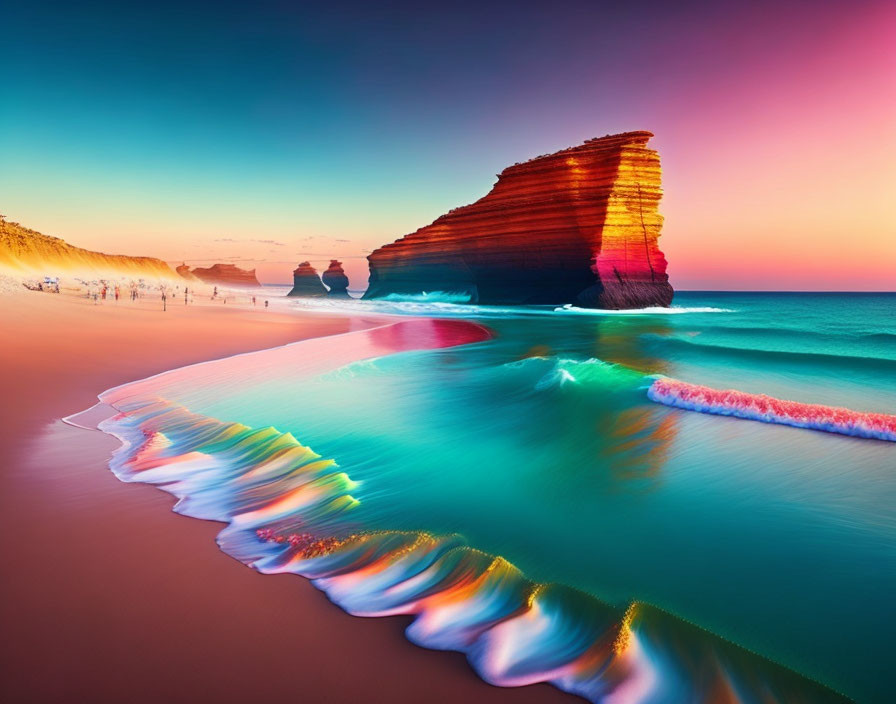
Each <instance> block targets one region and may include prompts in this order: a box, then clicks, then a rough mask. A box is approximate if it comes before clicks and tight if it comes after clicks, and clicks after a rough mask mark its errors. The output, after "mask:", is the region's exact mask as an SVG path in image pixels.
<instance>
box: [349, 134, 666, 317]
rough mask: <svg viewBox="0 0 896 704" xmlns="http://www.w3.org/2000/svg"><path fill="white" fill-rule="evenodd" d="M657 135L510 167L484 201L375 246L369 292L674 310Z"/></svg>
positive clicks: (595, 143)
mask: <svg viewBox="0 0 896 704" xmlns="http://www.w3.org/2000/svg"><path fill="white" fill-rule="evenodd" d="M652 136H653V135H652V134H651V133H650V132H627V133H625V134H618V135H612V136H606V137H601V138H598V139H591V140H588V141H586V142H585V143H584V144H581V145H579V146H577V147H571V148H569V149H564V150H563V151H559V152H557V153H555V154H549V155H546V156H540V157H537V158H535V159H532V160H531V161H527V162H525V163H521V164H516V165H514V166H511V167H509V168H507V169H505V170H504V171H503V172H501V174H499V176H498V181H497V183H496V184H495V185H494V187H493V188H492V190H491V191H490V192H489V193H488V195H486V196H485V197H484V198H481V199H480V200H478V201H476V202H475V203H473V204H472V205H468V206H465V207H462V208H457V209H455V210H452V211H450V212H449V213H447V214H446V215H443V216H441V217H440V218H438V219H437V220H436V221H435V222H433V223H432V224H431V225H428V226H427V227H423V228H421V229H419V230H417V231H416V232H414V233H412V234H410V235H407V236H405V237H402V238H401V239H398V240H396V241H395V242H393V243H392V244H387V245H385V246H384V247H380V248H379V249H377V250H376V251H374V252H373V253H372V254H371V255H370V256H369V257H368V258H367V259H368V261H369V262H370V283H369V286H368V289H367V292H366V293H365V294H364V297H365V298H377V297H381V296H385V295H389V294H399V295H400V294H420V293H422V292H424V291H428V292H433V291H443V292H447V293H464V294H468V295H469V297H470V300H471V301H472V302H478V303H484V304H490V303H503V304H526V303H531V304H538V303H541V304H564V303H572V304H575V305H579V306H586V307H591V308H642V307H646V306H668V305H669V303H670V302H671V301H672V293H673V292H672V287H671V286H670V285H669V281H668V277H667V275H666V260H665V258H664V257H663V253H662V252H661V251H660V250H659V248H658V247H657V238H658V237H659V234H660V227H661V226H662V216H661V215H659V213H658V211H657V208H658V204H659V200H660V196H661V190H660V162H659V156H658V154H657V152H655V151H654V150H652V149H648V148H647V146H646V145H647V141H648V140H649V139H650V138H651V137H652Z"/></svg>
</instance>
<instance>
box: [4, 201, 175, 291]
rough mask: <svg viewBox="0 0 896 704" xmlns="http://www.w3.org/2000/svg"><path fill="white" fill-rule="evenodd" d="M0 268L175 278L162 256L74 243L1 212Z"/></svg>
mask: <svg viewBox="0 0 896 704" xmlns="http://www.w3.org/2000/svg"><path fill="white" fill-rule="evenodd" d="M0 268H2V269H5V270H8V271H9V272H10V273H11V274H13V275H20V274H39V275H40V276H46V275H52V276H58V275H60V274H65V275H70V274H77V275H83V276H90V277H101V278H102V277H110V278H112V277H116V276H128V277H133V278H141V277H145V278H164V279H172V280H174V279H175V278H176V276H175V273H174V271H173V270H172V269H171V267H170V266H168V265H167V264H166V263H165V262H163V261H162V260H161V259H155V258H154V257H131V256H127V255H124V254H104V253H103V252H93V251H91V250H89V249H81V248H80V247H74V246H72V245H70V244H68V242H66V241H65V240H61V239H59V238H58V237H50V236H49V235H43V234H41V233H40V232H36V231H35V230H31V229H29V228H27V227H25V226H23V225H20V224H19V223H17V222H9V221H8V220H4V219H3V217H2V216H0Z"/></svg>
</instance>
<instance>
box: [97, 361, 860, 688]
mask: <svg viewBox="0 0 896 704" xmlns="http://www.w3.org/2000/svg"><path fill="white" fill-rule="evenodd" d="M587 364H591V363H586V366H587ZM592 366H594V367H595V368H600V365H597V364H595V365H592ZM112 402H113V403H114V404H115V406H116V407H117V410H118V411H119V413H118V414H117V415H115V416H114V417H112V418H110V419H108V420H106V421H103V423H101V424H100V428H101V429H102V430H104V431H105V432H107V433H110V434H112V435H114V436H115V437H117V438H118V439H119V440H120V441H121V443H122V445H121V447H120V448H119V449H118V450H117V451H116V452H115V453H114V456H113V458H112V460H111V462H110V466H111V468H112V470H113V472H114V473H115V475H116V476H117V477H118V478H119V479H121V480H122V481H125V482H143V483H148V484H154V485H156V486H158V487H159V488H161V489H163V490H165V491H167V492H169V493H171V494H173V495H174V496H176V497H177V499H178V501H177V503H176V505H175V511H177V512H178V513H181V514H183V515H186V516H192V517H195V518H202V519H208V520H215V521H222V522H225V523H227V524H228V525H227V527H226V528H224V529H223V530H222V531H221V533H220V534H219V536H218V543H219V545H220V547H221V549H222V550H223V551H224V552H226V553H227V554H229V555H231V556H233V557H235V558H236V559H238V560H240V561H242V562H243V563H245V564H247V565H249V566H251V567H253V568H254V569H256V570H258V571H259V572H262V573H265V574H274V573H293V574H298V575H301V576H303V577H306V578H308V579H310V580H311V581H312V583H313V584H314V586H316V587H317V588H318V589H321V590H322V591H324V592H325V593H326V594H327V596H328V597H329V598H330V600H331V601H333V602H334V603H336V604H338V605H339V606H341V607H342V608H343V609H344V610H346V611H348V612H349V613H351V614H354V615H357V616H388V615H394V614H405V615H409V616H412V617H413V622H412V623H411V624H410V626H408V628H407V636H408V638H409V639H410V640H411V641H413V642H415V643H417V644H419V645H421V646H424V647H427V648H433V649H438V650H456V651H460V652H462V653H465V654H466V656H467V659H468V660H469V662H470V664H471V665H472V667H473V668H474V669H475V670H476V672H477V673H478V674H479V675H480V676H481V677H482V678H483V679H484V680H486V681H488V682H490V683H492V684H495V685H499V686H505V687H513V686H521V685H527V684H532V683H537V682H550V683H552V684H554V685H556V686H557V687H559V688H561V689H563V690H565V691H568V692H571V693H575V694H578V695H580V696H583V697H585V698H587V699H589V700H590V701H593V702H606V703H620V702H678V701H704V702H715V701H720V700H722V699H724V700H726V701H727V700H732V701H734V700H736V701H764V702H768V701H780V702H820V701H844V699H843V698H842V697H841V696H840V695H838V694H837V693H835V692H833V691H832V690H829V689H826V688H824V687H822V686H821V685H819V684H817V683H815V682H812V681H809V680H806V679H805V678H803V677H801V676H799V675H797V674H796V673H794V672H792V671H790V670H788V669H786V668H784V667H781V666H779V665H776V664H774V663H772V662H770V661H768V660H765V659H763V658H761V657H759V656H757V655H754V654H752V653H750V652H748V651H746V650H743V649H742V648H740V647H738V646H735V645H733V644H731V643H728V642H727V641H724V640H722V639H721V638H718V637H716V636H714V635H712V634H710V633H708V632H706V631H703V630H701V629H699V628H697V627H695V626H692V625H690V624H688V623H687V622H684V621H682V620H681V619H678V618H676V617H674V616H672V615H670V614H668V613H666V612H663V611H661V610H659V609H657V608H655V607H652V606H650V605H647V604H642V603H632V604H629V605H628V606H627V607H615V606H613V605H611V604H607V603H605V602H602V601H600V600H598V599H597V598H595V597H593V596H591V595H588V594H585V593H583V592H579V591H577V590H575V589H572V588H569V587H566V586H563V585H559V584H542V583H537V582H533V581H530V580H529V579H527V578H526V577H525V575H524V574H522V573H521V572H520V570H519V569H517V568H516V567H515V566H514V565H512V564H510V563H509V562H507V561H506V560H504V559H502V558H501V557H498V556H495V555H490V554H486V553H483V552H480V551H478V550H476V549H474V548H473V547H472V546H470V545H468V544H467V543H466V541H465V540H464V538H463V537H462V536H460V535H431V534H428V533H426V532H418V531H370V532H368V531H365V530H364V528H363V526H361V525H359V522H358V521H357V520H356V519H355V518H354V516H353V513H354V509H355V508H356V506H357V505H358V500H357V499H356V498H355V497H354V496H353V495H352V491H353V489H354V488H356V486H357V485H356V484H355V483H354V482H353V481H352V479H351V478H350V477H349V476H347V475H346V474H345V473H344V472H343V471H341V470H340V468H339V467H338V465H337V464H336V462H335V461H333V460H332V459H327V458H323V457H321V456H319V455H318V454H316V453H315V452H313V451H312V450H311V449H310V448H308V447H305V446H303V445H302V444H301V443H300V442H299V441H298V440H297V439H296V438H294V437H293V436H292V435H290V434H289V433H281V432H279V431H277V430H276V429H275V428H273V427H268V428H251V427H248V426H246V425H242V424H239V423H225V422H221V421H218V420H216V419H213V418H209V417H205V416H201V415H197V414H194V413H191V412H190V411H188V410H187V409H186V408H184V407H183V406H181V405H179V404H176V403H172V402H169V401H165V400H163V399H159V398H146V397H142V398H135V397H128V396H127V395H126V394H125V395H123V394H122V392H121V391H119V392H118V393H117V394H116V395H115V399H113V400H112Z"/></svg>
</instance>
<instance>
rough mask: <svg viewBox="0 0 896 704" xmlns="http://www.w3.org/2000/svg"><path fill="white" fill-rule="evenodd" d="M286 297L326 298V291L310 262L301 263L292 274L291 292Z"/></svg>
mask: <svg viewBox="0 0 896 704" xmlns="http://www.w3.org/2000/svg"><path fill="white" fill-rule="evenodd" d="M287 295H288V296H326V295H327V289H325V288H324V285H323V284H322V283H321V282H320V277H319V276H318V275H317V271H316V270H315V269H314V267H313V266H311V262H302V263H301V264H299V265H298V266H297V267H296V269H295V271H293V272H292V291H290V292H289V293H288V294H287Z"/></svg>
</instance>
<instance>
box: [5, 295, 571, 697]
mask: <svg viewBox="0 0 896 704" xmlns="http://www.w3.org/2000/svg"><path fill="white" fill-rule="evenodd" d="M377 322H378V321H377V320H376V319H375V318H373V317H370V318H366V317H364V318H357V317H356V318H349V317H340V316H337V315H323V314H314V313H304V314H302V313H297V312H294V311H287V310H285V309H282V310H281V309H275V307H274V306H272V307H271V308H270V309H265V308H263V307H262V306H260V305H259V306H255V307H253V306H251V305H248V306H247V305H245V304H243V305H233V304H232V303H228V304H226V305H223V304H222V303H221V302H220V301H218V302H211V301H199V300H198V299H197V301H196V302H195V303H193V304H191V305H186V306H185V305H183V302H182V300H179V299H178V298H177V297H174V298H172V299H170V300H169V301H168V305H167V310H166V311H164V312H163V311H162V310H161V302H160V301H156V300H155V299H150V298H147V299H141V300H138V301H136V302H132V301H126V300H121V301H118V302H117V303H116V302H115V301H111V300H107V301H105V302H104V303H102V304H99V305H97V304H94V303H93V301H91V300H88V299H87V298H85V297H76V296H74V295H67V294H66V293H62V294H58V295H57V294H51V293H36V292H28V291H25V290H24V289H23V290H22V291H21V292H18V291H10V292H8V293H7V294H6V295H5V297H4V302H3V307H2V311H0V325H2V329H3V331H4V342H3V345H2V347H0V365H2V369H3V373H2V375H0V378H2V388H0V391H2V393H3V398H4V405H5V409H6V412H5V413H4V423H3V426H2V431H0V433H2V435H0V448H2V449H0V453H2V470H0V477H2V478H0V481H2V489H0V516H2V518H0V520H2V537H0V546H2V557H3V562H4V570H3V573H2V585H0V592H2V600H0V604H2V606H0V608H2V614H0V623H2V624H3V630H4V638H3V639H2V646H0V647H2V651H0V696H2V698H3V699H4V700H5V701H12V702H71V701H91V702H112V701H116V702H117V701H128V702H150V701H153V702H155V701H160V700H161V701H168V702H179V701H183V702H187V701H218V702H236V701H245V700H246V699H247V698H250V697H252V698H255V699H256V700H261V701H273V700H279V699H286V698H290V699H293V698H299V699H300V700H302V701H314V702H325V701H353V700H360V699H364V700H367V701H390V702H419V701H433V702H456V701H461V700H464V699H466V700H474V701H483V702H490V701H495V702H499V701H500V702H503V701H506V702H536V701H537V702H551V701H571V700H574V699H575V698H574V697H571V696H570V695H568V694H564V693H562V692H560V691H558V690H555V689H553V688H552V687H549V686H547V685H537V686H533V687H524V688H520V689H499V688H496V687H492V686H490V685H488V684H486V683H484V682H482V681H481V680H479V679H478V678H477V677H476V676H475V675H474V673H473V672H472V671H471V670H470V668H469V666H468V665H467V664H466V662H465V661H464V658H463V657H462V656H461V655H459V654H457V653H440V652H434V651H428V650H424V649H421V648H418V647H415V646H414V645H411V644H410V643H408V642H407V641H406V640H405V639H404V636H403V633H402V626H403V625H406V623H407V621H406V620H403V619H385V620H383V619H377V620H371V619H358V618H354V617H352V616H349V615H347V614H345V613H343V612H342V611H340V610H339V609H338V608H336V607H335V606H333V605H331V604H329V602H328V601H327V599H326V597H325V596H324V595H323V594H322V593H320V592H318V591H317V590H315V589H314V588H313V587H312V586H311V585H310V584H309V583H308V582H307V581H305V580H304V579H301V578H298V577H294V576H290V575H277V576H263V575H260V574H258V573H256V572H254V571H252V570H250V569H247V568H246V567H244V566H242V565H240V564H239V563H238V562H236V561H235V560H233V559H231V558H229V557H228V556H227V555H225V554H224V553H222V552H220V551H219V550H217V549H216V547H215V545H214V539H215V535H216V534H217V532H218V531H219V530H220V524H216V523H212V522H207V521H195V520H190V519H187V518H184V517H182V516H179V515H176V514H174V513H172V512H171V511H170V507H171V505H172V503H173V501H172V499H171V497H169V496H168V495H166V494H164V493H162V492H160V491H158V490H156V489H154V488H151V487H148V486H129V485H127V484H123V483H121V482H119V481H118V479H116V478H115V476H113V474H112V473H111V472H110V471H109V469H108V466H107V462H108V459H109V456H110V454H111V452H112V451H113V450H114V449H115V447H116V446H117V443H116V441H115V440H114V439H113V438H111V437H109V436H107V435H104V434H102V433H100V432H97V431H85V430H81V429H78V428H74V427H72V426H69V425H66V424H64V423H62V421H61V420H60V419H61V418H63V417H65V416H68V415H70V414H72V413H77V412H79V411H82V410H84V409H86V408H88V407H90V406H91V405H93V404H94V403H96V397H97V394H99V393H100V392H102V391H103V390H105V389H109V388H111V387H114V386H117V385H119V384H123V383H126V382H129V381H134V380H137V379H141V378H144V377H147V376H150V375H153V374H157V373H160V372H163V371H166V370H169V369H173V368H177V367H181V366H183V365H187V364H194V363H197V362H202V361H205V360H210V359H216V358H221V357H226V356H230V355H234V354H238V353H243V352H249V351H255V350H261V349H267V348H271V347H276V346H279V345H283V344H286V343H290V342H294V341H297V340H300V339H304V338H310V337H317V336H323V335H333V334H339V333H344V332H349V331H351V330H358V329H363V328H364V327H371V326H373V325H376V324H377Z"/></svg>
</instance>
